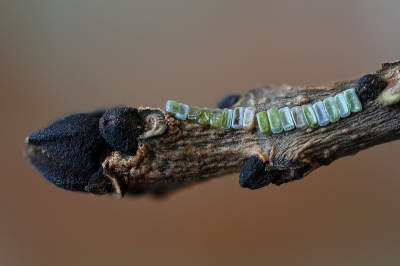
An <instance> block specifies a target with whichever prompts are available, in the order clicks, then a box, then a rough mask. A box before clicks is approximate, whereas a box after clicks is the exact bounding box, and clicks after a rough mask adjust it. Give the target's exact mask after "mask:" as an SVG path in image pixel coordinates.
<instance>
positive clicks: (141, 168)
mask: <svg viewBox="0 0 400 266" xmlns="http://www.w3.org/2000/svg"><path fill="white" fill-rule="evenodd" d="M399 71H400V62H399V61H397V62H393V63H385V64H383V65H382V69H380V70H378V71H377V72H376V73H373V74H368V75H365V76H363V77H362V78H360V79H357V80H350V81H343V82H335V83H331V84H325V85H321V86H305V87H300V86H299V87H292V86H285V87H274V86H262V87H258V88H255V89H252V90H249V91H248V92H247V93H246V94H245V95H243V96H242V97H239V98H238V99H235V101H236V100H237V101H236V102H235V101H233V102H235V103H234V105H233V106H232V107H238V106H242V107H249V106H254V107H256V108H257V112H261V111H266V110H268V109H271V108H278V109H279V108H282V107H286V106H287V107H293V106H299V105H305V104H311V103H315V102H317V101H322V100H323V99H325V98H327V97H329V96H334V95H336V94H338V93H340V92H342V91H344V90H346V89H349V88H355V89H356V92H357V95H358V96H359V98H360V99H361V102H362V111H361V112H358V113H352V114H351V115H350V116H349V117H347V118H345V119H340V120H339V121H338V122H335V123H330V124H329V125H327V126H324V127H319V128H317V129H307V130H300V129H294V130H291V131H288V132H282V133H279V134H269V135H263V134H261V133H260V132H259V130H257V129H254V130H251V131H247V130H243V129H242V130H231V131H224V130H221V129H215V128H210V127H208V126H200V125H198V124H196V123H193V122H189V121H187V120H185V121H183V120H179V119H177V118H176V117H175V116H174V115H173V114H171V113H168V112H166V111H164V110H161V109H154V108H139V110H138V112H137V113H135V115H136V114H137V117H139V118H140V120H138V119H137V118H135V119H129V118H127V119H125V118H124V119H119V118H120V117H119V116H118V115H116V116H115V115H114V116H112V117H111V118H108V119H105V118H104V116H105V115H104V116H103V118H101V119H100V133H99V134H100V135H101V136H102V138H103V139H105V140H106V143H108V144H103V143H102V142H101V140H99V141H100V142H101V144H97V143H98V142H97V140H96V142H95V144H93V145H99V147H100V146H101V145H105V146H104V147H106V148H102V149H98V150H96V151H93V152H92V153H93V154H92V153H91V155H90V158H89V159H88V160H90V161H94V159H93V158H94V157H96V156H97V157H96V158H99V159H100V160H101V166H102V167H101V168H99V169H98V163H99V161H96V166H91V168H90V169H89V170H87V171H86V172H87V173H85V174H84V175H79V174H75V176H73V175H71V174H69V175H68V174H66V172H67V170H65V169H64V168H63V169H61V168H60V167H58V166H57V164H59V163H63V164H65V165H68V163H65V162H64V161H63V160H64V159H65V158H61V159H59V158H58V151H59V150H60V149H63V152H64V153H65V150H68V149H70V148H68V147H64V148H60V147H58V148H57V149H53V150H57V151H56V152H52V149H51V147H50V146H51V145H47V146H46V141H44V139H49V138H48V135H49V134H50V133H49V131H46V132H43V131H39V132H38V133H35V134H33V135H32V136H31V137H29V138H28V139H27V143H28V144H29V145H28V148H27V154H28V158H29V159H30V161H31V162H32V163H33V164H34V165H35V167H36V168H37V169H38V170H39V171H40V172H41V173H42V174H43V175H44V176H45V177H46V178H47V179H49V180H50V181H52V182H53V183H55V184H56V185H58V186H60V187H63V188H66V189H70V190H78V191H88V192H92V193H95V194H104V193H113V194H114V195H115V196H116V197H119V198H121V197H122V196H123V195H124V194H125V192H129V193H131V194H142V193H153V194H155V195H165V194H167V193H168V192H170V191H173V190H175V189H177V188H181V187H185V186H188V185H192V184H195V183H198V182H200V181H203V180H207V179H210V178H212V177H216V176H221V175H225V174H228V173H234V172H239V171H241V170H242V171H241V174H240V185H241V186H242V187H248V188H250V189H257V188H260V187H262V186H265V185H268V184H269V183H273V184H276V185H280V184H282V183H286V182H290V181H293V180H297V179H301V178H303V177H305V176H307V175H308V174H309V173H311V172H312V171H314V170H316V169H317V168H318V167H320V166H321V165H329V164H330V163H331V162H333V161H334V160H336V159H338V158H340V157H344V156H347V155H353V154H356V153H357V152H359V151H361V150H364V149H367V148H369V147H372V146H375V145H378V144H381V143H385V142H389V141H393V140H396V139H399V138H400V112H399V111H400V110H399V104H397V103H398V102H399V101H400V81H399V80H400V73H399ZM106 114H107V113H106ZM100 115H102V114H99V115H98V116H96V117H97V119H99V118H98V117H100ZM122 120H123V122H121V121H122ZM138 121H139V122H138ZM56 123H57V122H56ZM141 123H143V124H142V125H141ZM94 124H95V126H94V129H93V130H92V131H93V132H92V131H90V133H88V132H86V131H87V130H86V131H85V133H84V134H85V135H87V134H92V135H93V134H97V133H96V132H97V131H96V129H95V127H96V122H94ZM109 125H113V126H116V127H117V129H116V130H114V131H113V130H111V131H107V127H108V126H109ZM121 125H122V126H121ZM130 126H131V127H132V126H134V127H135V130H136V131H135V132H136V133H134V134H133V133H132V134H133V135H134V136H133V137H130V138H127V139H130V142H129V141H128V142H127V143H122V144H121V145H119V146H118V144H115V145H112V144H110V142H113V141H111V140H113V139H114V140H115V136H116V134H114V133H115V132H119V133H121V132H124V130H127V128H129V127H130ZM50 127H51V126H50ZM142 127H144V128H142ZM61 128H63V127H61ZM61 128H60V129H59V130H61ZM53 131H54V130H53ZM131 131H132V130H131ZM107 132H108V133H107ZM110 132H111V133H110ZM139 133H140V134H139ZM132 134H131V135H132ZM135 134H136V135H135ZM53 135H54V134H53ZM117 135H118V134H117ZM122 135H123V134H122ZM122 135H121V134H119V136H120V137H119V138H122V139H123V138H124V137H123V136H122ZM44 136H46V137H47V138H45V137H44ZM121 136H122V137H121ZM55 139H56V140H52V141H53V142H54V141H57V138H55ZM62 139H63V136H61V137H60V138H59V139H58V143H60V142H63V140H62ZM91 141H92V140H91ZM53 142H52V143H53ZM92 142H93V141H92ZM114 142H115V141H114ZM52 145H53V146H54V144H52ZM124 145H125V146H124ZM49 147H50V148H49ZM101 147H103V146H101ZM116 147H121V148H116ZM124 147H125V148H124ZM78 152H79V153H82V152H85V153H87V151H86V150H84V149H81V150H79V151H78ZM74 154H75V153H74ZM99 154H102V155H101V156H100V155H99ZM79 160H82V159H81V158H79ZM54 161H56V162H54ZM77 164H78V163H74V166H70V168H68V171H69V172H72V173H74V171H75V172H76V168H77V167H78V166H77ZM49 165H50V166H51V167H52V168H51V169H50V170H49V169H48V168H50V166H49ZM79 167H81V166H79ZM79 167H78V168H79ZM53 169H55V170H53ZM60 169H61V170H60ZM93 169H95V170H97V169H98V170H97V171H94V170H93ZM94 172H95V173H94ZM54 177H56V178H54ZM54 179H56V180H54ZM77 180H78V181H79V186H76V187H74V186H72V185H71V184H72V183H74V182H77Z"/></svg>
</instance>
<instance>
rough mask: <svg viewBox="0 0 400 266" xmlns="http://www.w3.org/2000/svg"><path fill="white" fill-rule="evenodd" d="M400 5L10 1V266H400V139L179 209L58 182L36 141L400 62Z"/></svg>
mask: <svg viewBox="0 0 400 266" xmlns="http://www.w3.org/2000/svg"><path fill="white" fill-rule="evenodd" d="M399 12H400V2H399V1H397V0H396V1H395V0H392V1H365V0H358V1H345V0H336V1H325V2H323V1H317V0H308V1H307V0H302V1H278V0H276V1H179V0H171V1H165V0H158V1H150V0H143V1H122V0H117V1H94V0H89V1H53V0H47V1H44V0H43V1H42V0H39V1H26V0H25V1H24V0H21V1H18V0H17V1H1V3H0V92H1V94H0V108H1V116H0V127H1V133H2V140H1V141H0V145H1V152H0V164H1V178H0V182H1V185H0V188H1V193H0V239H1V240H0V264H1V265H123V264H125V265H126V264H128V265H398V264H399V263H400V252H399V251H400V208H399V205H400V179H399V174H398V173H399V171H400V164H399V162H398V159H399V148H400V142H399V141H397V142H394V143H388V144H385V145H381V146H378V147H375V148H372V149H369V150H367V151H363V152H361V153H359V154H357V155H356V156H352V157H347V158H343V159H341V160H338V161H336V162H334V163H333V164H332V165H330V166H329V167H322V168H320V169H319V170H317V171H315V172H314V173H312V174H311V175H309V176H307V177H306V178H305V179H303V180H301V181H297V182H294V183H289V184H285V185H283V186H281V187H275V186H268V187H266V188H263V189H260V190H258V191H250V190H246V189H240V188H239V186H238V174H232V175H229V176H225V177H222V178H217V179H215V180H212V181H210V182H207V183H204V184H201V185H198V186H195V187H192V188H190V189H187V190H181V191H178V192H177V193H175V194H173V195H171V196H170V197H169V198H167V199H165V200H161V201H160V200H155V199H152V198H149V197H142V198H136V199H132V198H131V199H129V198H124V199H123V200H114V199H112V198H111V197H108V196H102V197H97V196H93V195H88V194H80V193H72V192H68V191H63V190H61V189H58V188H56V187H54V186H53V185H52V184H50V183H49V182H47V181H46V180H44V179H43V178H42V177H41V176H40V175H39V174H38V173H37V172H36V171H35V170H34V169H33V168H32V167H31V166H30V165H29V164H28V162H27V161H26V160H25V158H24V157H23V156H22V150H23V148H24V146H25V145H24V139H25V137H27V136H28V135H30V134H31V133H33V132H35V131H37V130H39V129H40V128H42V127H43V126H45V125H46V124H48V123H50V122H51V121H53V120H54V119H56V118H58V117H60V116H62V115H64V114H66V113H70V112H72V111H77V110H88V111H90V110H92V109H94V108H96V107H112V106H115V105H120V104H125V105H129V106H135V107H139V106H151V107H164V105H165V102H166V100H168V99H174V100H177V101H180V102H184V103H187V104H190V105H197V106H208V107H213V106H214V105H215V103H216V102H217V101H218V100H219V98H221V97H222V96H224V95H225V94H227V93H229V92H236V93H244V92H245V91H246V90H247V89H249V88H251V87H254V86H256V85H258V84H262V83H271V84H277V85H280V84H282V83H288V84H291V85H301V84H319V83H322V82H327V81H332V80H337V79H342V78H349V77H354V76H359V75H363V74H366V73H369V72H373V71H375V70H377V69H378V68H379V67H380V64H381V63H382V62H384V61H393V60H396V59H400V53H399V51H400V34H399V28H400V27H399V26H400V15H399Z"/></svg>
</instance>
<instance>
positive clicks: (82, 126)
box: [26, 114, 107, 191]
mask: <svg viewBox="0 0 400 266" xmlns="http://www.w3.org/2000/svg"><path fill="white" fill-rule="evenodd" d="M26 143H27V144H28V147H27V149H26V153H27V157H28V160H29V161H30V162H31V163H32V164H33V166H35V168H36V169H37V170H38V171H39V172H40V173H41V174H42V175H43V176H44V177H45V178H46V179H47V180H49V181H51V182H52V183H53V184H55V185H56V186H58V187H61V188H64V189H67V190H72V191H85V186H86V185H87V184H88V181H89V179H90V177H91V175H92V174H93V173H95V172H96V171H97V169H98V168H99V166H100V160H101V158H100V157H101V156H102V154H103V152H104V150H105V148H106V146H107V144H106V142H105V141H104V140H103V138H102V137H101V135H100V131H99V118H97V117H96V116H94V115H91V114H74V115H70V116H67V117H64V118H62V119H60V120H58V121H56V122H54V123H53V124H51V125H49V126H48V127H46V128H44V129H42V130H39V131H38V132H36V133H34V134H32V135H31V136H30V137H28V138H27V139H26Z"/></svg>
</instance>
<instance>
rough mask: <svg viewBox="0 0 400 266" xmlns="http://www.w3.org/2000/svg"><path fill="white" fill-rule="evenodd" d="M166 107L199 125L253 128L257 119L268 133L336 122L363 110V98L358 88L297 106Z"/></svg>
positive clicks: (182, 105) (262, 129)
mask: <svg viewBox="0 0 400 266" xmlns="http://www.w3.org/2000/svg"><path fill="white" fill-rule="evenodd" d="M165 110H166V111H167V112H170V113H173V114H174V115H175V116H176V117H177V118H178V119H181V120H186V119H188V120H189V121H193V122H195V123H197V124H199V125H203V126H206V125H209V126H211V127H214V128H221V129H224V130H231V129H232V128H233V129H242V128H243V129H245V130H252V129H254V127H255V126H256V121H257V125H258V128H259V130H260V132H261V133H262V134H264V135H268V134H270V133H271V132H272V133H280V132H282V131H283V130H285V131H289V130H292V129H294V128H295V127H296V128H300V129H306V128H317V127H318V126H326V125H327V124H329V123H334V122H336V121H338V120H339V119H340V118H344V117H347V116H349V115H350V113H355V112H359V111H361V110H362V105H361V102H360V99H359V98H358V96H357V94H356V92H355V90H354V89H348V90H345V91H344V92H342V93H339V94H337V95H336V96H335V97H328V98H326V99H324V100H323V101H320V102H316V103H314V104H312V105H303V106H295V107H292V108H290V109H289V107H284V108H281V109H277V108H272V109H269V110H267V111H261V112H258V113H257V112H256V111H257V109H256V108H255V107H246V108H245V107H236V108H235V109H233V110H232V109H223V110H221V109H209V108H199V107H196V106H188V105H187V104H183V103H178V102H176V101H171V100H169V101H167V105H166V108H165Z"/></svg>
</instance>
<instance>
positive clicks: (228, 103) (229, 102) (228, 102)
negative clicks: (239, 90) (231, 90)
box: [217, 94, 240, 109]
mask: <svg viewBox="0 0 400 266" xmlns="http://www.w3.org/2000/svg"><path fill="white" fill-rule="evenodd" d="M239 98H240V95H239V94H228V95H226V96H225V97H224V98H222V99H221V100H220V101H219V102H218V104H217V107H218V108H220V109H224V108H230V107H232V106H233V105H234V104H235V103H236V102H237V101H238V100H239Z"/></svg>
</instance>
